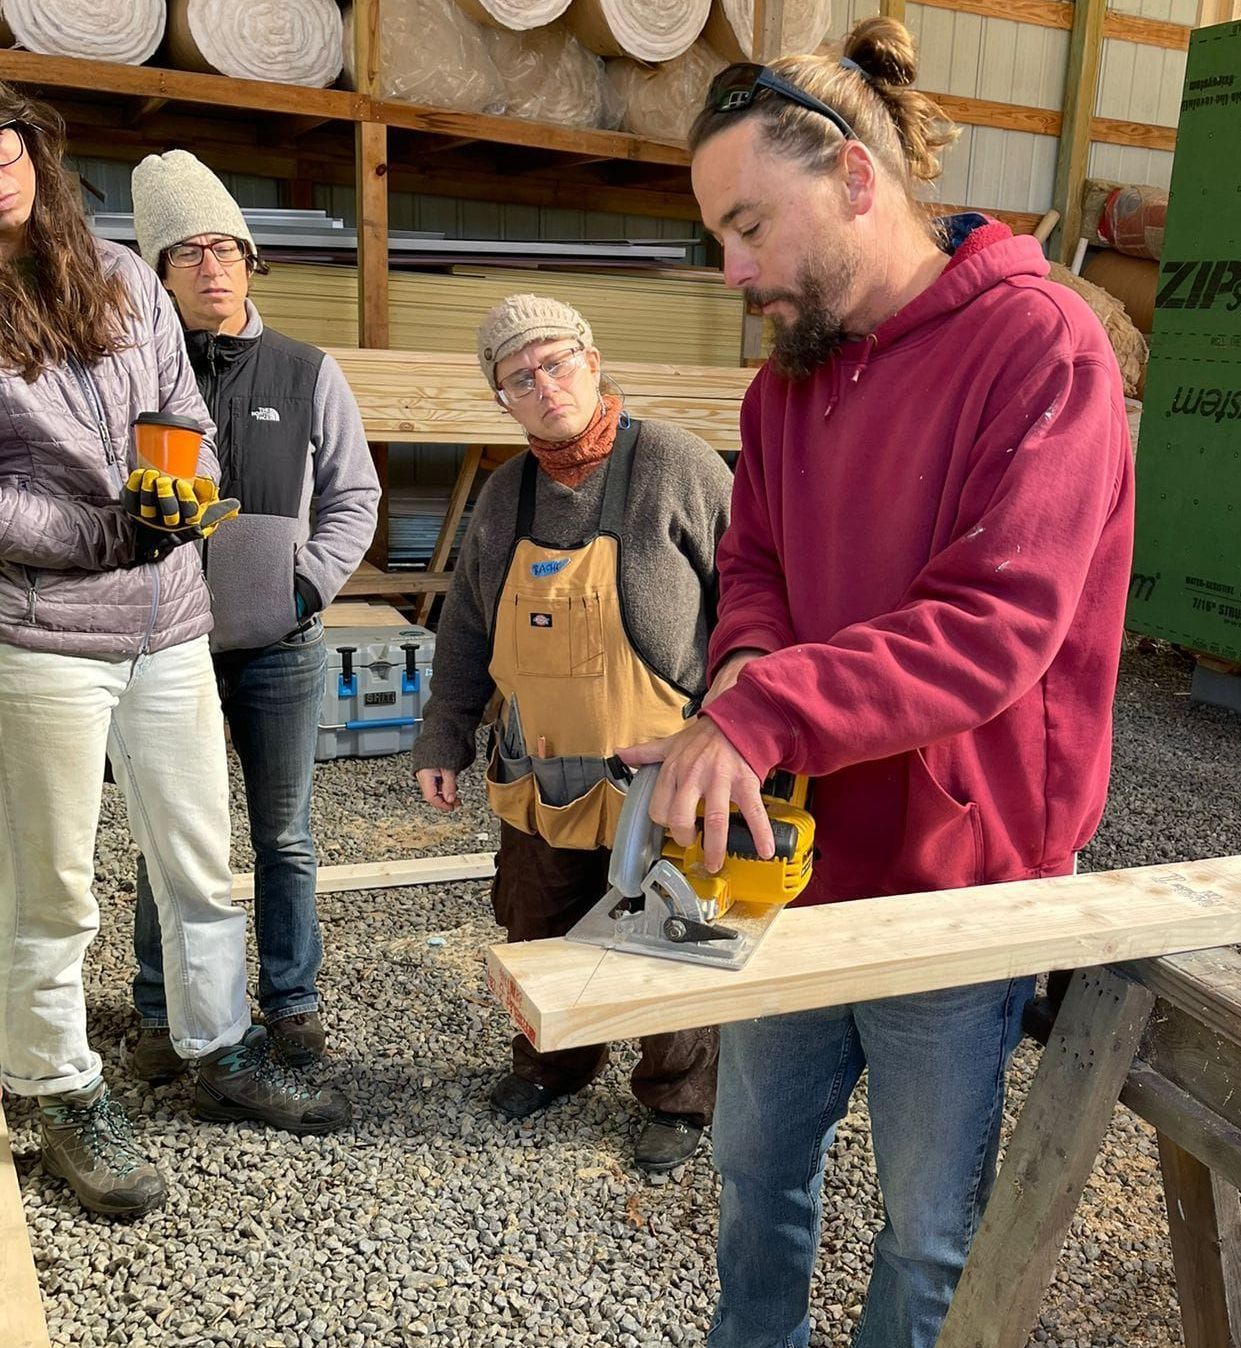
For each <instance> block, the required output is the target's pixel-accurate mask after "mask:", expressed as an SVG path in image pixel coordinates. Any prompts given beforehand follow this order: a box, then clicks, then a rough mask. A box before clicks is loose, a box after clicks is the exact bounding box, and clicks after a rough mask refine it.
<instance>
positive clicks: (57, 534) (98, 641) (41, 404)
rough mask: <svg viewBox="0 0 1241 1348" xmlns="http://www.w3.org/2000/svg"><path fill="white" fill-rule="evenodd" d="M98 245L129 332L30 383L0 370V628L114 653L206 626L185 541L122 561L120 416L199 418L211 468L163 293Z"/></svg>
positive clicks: (209, 468)
mask: <svg viewBox="0 0 1241 1348" xmlns="http://www.w3.org/2000/svg"><path fill="white" fill-rule="evenodd" d="M96 245H97V247H98V249H99V253H100V257H101V260H102V263H103V268H104V272H105V274H107V275H110V274H112V273H115V272H118V271H119V272H120V274H121V277H122V278H123V280H124V283H125V288H126V290H127V291H128V292H129V297H130V300H131V302H132V307H133V315H132V317H131V318H130V320H129V323H128V328H127V335H128V342H127V344H126V345H125V346H124V347H123V348H122V349H121V350H120V351H118V352H116V354H115V355H112V356H108V357H106V358H105V359H103V360H101V361H97V362H96V363H95V364H94V365H92V366H89V367H84V366H80V365H78V364H77V363H76V362H72V363H70V364H66V365H63V366H59V367H57V368H56V369H52V370H47V371H45V372H44V373H43V374H41V375H40V376H39V378H38V379H36V380H35V381H34V383H32V384H27V383H26V381H25V380H24V379H23V378H22V376H21V375H20V374H18V373H16V372H15V371H13V370H0V642H7V643H8V644H10V645H13V646H23V647H26V648H28V649H30V650H37V651H53V652H57V653H59V654H64V655H86V656H102V657H113V658H121V657H125V656H132V655H136V654H138V653H139V652H140V651H143V650H148V651H157V650H162V649H164V648H165V647H167V646H175V645H178V644H180V643H181V642H184V641H190V640H192V639H193V638H194V637H199V636H202V635H203V633H204V632H207V631H208V630H209V629H210V627H211V606H210V596H209V595H208V593H207V587H206V585H205V584H204V583H203V575H202V565H201V563H200V561H199V557H198V552H197V549H195V548H193V547H182V548H174V549H173V550H172V552H170V553H169V554H168V555H167V556H166V557H165V558H164V560H163V561H161V562H159V563H156V564H148V565H145V566H138V567H133V568H131V569H124V568H125V567H126V564H127V563H128V562H130V561H131V560H132V558H133V554H134V543H135V536H134V526H133V524H132V523H131V521H130V520H129V519H128V518H127V517H126V516H125V515H124V514H123V513H122V511H121V507H120V504H119V498H120V494H121V488H122V487H123V486H124V484H125V479H126V477H127V476H128V474H129V471H130V469H132V468H133V467H134V457H133V437H132V436H131V434H130V425H131V424H132V422H133V420H134V418H135V417H136V416H137V415H138V413H139V412H157V411H163V412H172V413H175V414H176V415H178V416H185V417H190V418H192V419H193V420H194V421H197V422H198V423H199V424H200V425H203V426H205V427H206V428H207V438H206V440H205V441H204V442H203V447H202V453H201V455H200V458H199V471H200V473H202V474H203V475H204V476H207V477H212V478H214V477H216V476H217V472H218V469H217V464H216V458H215V446H214V428H213V427H212V425H211V421H210V418H209V417H208V416H207V409H206V407H204V406H203V400H202V398H201V397H200V396H199V393H198V388H197V385H196V384H195V382H194V372H193V371H192V370H191V369H190V363H189V360H188V359H187V357H186V353H185V344H184V343H183V342H182V340H181V324H180V322H179V321H178V320H177V313H176V310H175V308H174V307H173V304H172V301H171V300H170V299H169V297H168V295H167V293H166V292H165V290H164V288H163V286H162V285H160V283H159V279H158V277H157V276H156V275H155V273H154V272H153V271H152V270H151V269H150V268H149V267H148V266H147V265H146V264H145V263H144V262H143V261H142V260H141V259H140V258H138V257H137V256H136V255H135V254H133V253H131V252H130V251H129V249H128V248H124V247H122V246H121V245H119V244H115V243H106V242H104V241H102V240H97V241H96ZM224 527H225V528H227V527H228V526H227V525H225V526H224Z"/></svg>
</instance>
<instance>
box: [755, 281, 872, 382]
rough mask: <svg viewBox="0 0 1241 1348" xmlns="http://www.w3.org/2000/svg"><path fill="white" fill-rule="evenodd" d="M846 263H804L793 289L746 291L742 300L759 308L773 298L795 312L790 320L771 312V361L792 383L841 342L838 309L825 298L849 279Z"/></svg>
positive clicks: (843, 334)
mask: <svg viewBox="0 0 1241 1348" xmlns="http://www.w3.org/2000/svg"><path fill="white" fill-rule="evenodd" d="M849 271H850V268H849V264H848V263H847V262H846V261H844V260H838V261H837V262H836V264H835V266H834V267H833V266H828V265H823V264H822V263H819V264H812V263H809V262H805V263H803V264H802V266H801V269H800V270H799V271H798V273H797V285H798V288H797V290H746V292H745V297H746V300H747V301H748V302H749V303H750V304H751V305H753V306H756V307H761V306H762V305H764V304H770V303H772V302H773V301H775V300H783V301H784V302H785V303H787V304H791V305H792V306H793V308H794V309H795V310H796V311H797V317H796V318H794V319H793V320H792V322H786V321H785V320H784V319H782V318H778V317H776V316H775V315H772V320H771V321H772V326H773V327H774V328H775V341H774V343H773V344H772V348H771V363H772V365H773V366H775V368H776V370H777V372H778V373H780V374H782V375H783V376H784V377H785V378H786V379H791V380H793V381H794V382H795V383H796V382H800V381H801V380H803V379H809V378H810V376H811V375H812V374H814V372H815V370H817V369H818V368H819V366H820V365H823V364H824V363H825V362H826V361H828V360H830V359H831V358H832V356H834V355H835V354H836V352H837V351H839V350H840V348H841V347H842V346H843V345H844V343H845V341H846V339H847V334H846V332H845V328H844V323H843V322H842V319H841V315H840V312H839V310H838V309H837V308H836V307H835V306H834V305H832V304H831V303H830V302H829V301H828V298H827V296H828V293H829V291H830V292H832V293H833V294H835V295H837V296H839V295H841V294H842V293H844V291H845V289H846V288H847V285H848V281H849Z"/></svg>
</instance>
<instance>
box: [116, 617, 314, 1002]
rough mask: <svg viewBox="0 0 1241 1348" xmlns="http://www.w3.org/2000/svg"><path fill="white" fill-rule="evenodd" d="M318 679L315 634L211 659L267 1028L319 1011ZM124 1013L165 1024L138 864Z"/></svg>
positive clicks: (159, 970)
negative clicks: (241, 791) (313, 814)
mask: <svg viewBox="0 0 1241 1348" xmlns="http://www.w3.org/2000/svg"><path fill="white" fill-rule="evenodd" d="M326 670H327V647H326V645H325V643H324V640H323V627H322V625H321V624H320V622H319V621H318V620H317V619H316V620H315V621H314V622H313V623H312V624H311V625H310V626H309V627H308V628H307V629H306V630H305V631H304V632H300V633H296V634H292V635H290V636H288V637H286V638H285V639H284V640H283V641H278V642H276V643H275V644H273V645H271V646H268V647H266V648H265V649H263V650H261V651H257V652H253V653H250V652H247V653H245V654H241V653H238V654H232V653H229V652H226V653H224V654H223V655H218V656H216V659H215V672H216V679H217V683H218V685H219V690H220V702H221V705H222V706H223V709H224V715H225V717H226V718H227V720H228V725H229V731H230V733H231V735H232V740H233V747H234V748H235V749H236V750H237V756H238V758H239V759H240V760H241V771H242V776H243V778H244V779H245V784H246V805H247V807H248V811H249V816H250V840H251V842H252V843H253V844H254V928H255V933H256V938H257V942H258V955H259V1005H260V1007H261V1008H262V1010H263V1013H264V1015H265V1016H266V1017H267V1019H268V1020H269V1021H271V1020H281V1019H283V1018H285V1017H287V1016H294V1015H297V1014H299V1013H300V1012H304V1011H314V1010H316V1009H317V1007H318V1004H319V994H318V992H317V990H316V988H315V978H316V977H317V975H318V973H319V966H320V965H321V964H322V962H323V940H322V937H321V935H320V931H319V919H318V915H317V913H316V911H315V875H316V871H317V869H318V866H317V862H316V860H315V845H314V839H313V838H312V837H311V836H310V791H311V786H312V783H313V781H314V766H315V736H316V733H317V730H318V725H319V709H320V706H321V704H322V701H323V685H324V679H325V677H326ZM134 954H135V955H136V956H137V959H138V974H137V977H136V978H135V979H134V1005H135V1006H136V1007H137V1009H138V1014H139V1016H140V1017H141V1020H142V1024H143V1026H145V1027H148V1028H150V1027H154V1026H164V1025H167V1024H168V1009H167V1004H166V1001H165V997H164V972H163V971H164V958H163V949H162V945H161V941H160V928H159V916H158V914H157V912H156V909H155V903H154V900H153V898H152V895H151V886H150V883H149V881H148V879H147V869H146V861H145V859H144V858H140V859H139V863H138V901H137V907H136V911H135V914H134Z"/></svg>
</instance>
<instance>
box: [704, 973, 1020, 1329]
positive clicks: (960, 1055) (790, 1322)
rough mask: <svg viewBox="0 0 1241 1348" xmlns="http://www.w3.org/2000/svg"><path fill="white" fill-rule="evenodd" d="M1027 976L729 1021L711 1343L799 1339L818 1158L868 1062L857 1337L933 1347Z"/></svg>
mask: <svg viewBox="0 0 1241 1348" xmlns="http://www.w3.org/2000/svg"><path fill="white" fill-rule="evenodd" d="M1033 991H1034V980H1033V979H1032V978H1022V979H1016V980H1014V981H1012V982H1004V983H989V984H985V985H983V986H981V987H973V988H953V989H949V990H948V991H944V992H931V993H926V994H923V995H920V996H915V997H896V998H890V999H888V1000H885V1001H875V1002H859V1003H856V1004H854V1005H852V1006H838V1007H828V1008H825V1009H823V1010H818V1011H806V1012H799V1013H797V1014H795V1015H788V1016H776V1017H771V1018H769V1019H765V1020H749V1021H742V1022H739V1023H736V1024H732V1025H724V1026H722V1027H721V1030H720V1068H719V1090H718V1093H717V1096H716V1109H715V1129H714V1149H715V1163H716V1166H717V1168H718V1169H719V1172H720V1175H721V1176H722V1178H723V1181H724V1185H723V1190H722V1193H721V1196H720V1234H719V1247H718V1266H719V1274H720V1289H721V1290H720V1300H719V1304H718V1307H717V1309H716V1316H715V1322H714V1324H713V1326H712V1329H711V1333H710V1335H709V1336H708V1339H707V1342H708V1343H709V1344H710V1345H711V1348H806V1345H807V1344H808V1343H809V1340H810V1318H809V1307H810V1279H811V1275H812V1273H813V1271H814V1265H815V1259H816V1257H817V1255H818V1251H819V1227H820V1220H821V1215H822V1205H823V1197H822V1194H823V1171H824V1166H825V1163H826V1159H827V1151H828V1148H829V1147H830V1146H831V1143H832V1138H833V1137H834V1136H835V1132H836V1125H837V1124H838V1123H839V1122H840V1120H841V1119H842V1118H843V1117H844V1115H845V1112H846V1110H847V1108H848V1104H849V1096H850V1094H851V1093H852V1091H853V1088H854V1086H855V1085H857V1082H858V1078H859V1077H860V1076H861V1075H862V1071H863V1069H866V1070H867V1072H868V1096H869V1104H870V1119H871V1137H872V1140H873V1142H874V1149H875V1165H876V1168H877V1170H878V1173H879V1184H880V1188H881V1190H882V1192H883V1199H884V1215H885V1218H886V1220H885V1223H884V1227H883V1230H882V1231H880V1233H879V1234H878V1236H876V1238H875V1247H874V1254H875V1261H874V1271H873V1273H872V1274H871V1280H870V1289H869V1292H868V1294H867V1298H866V1306H865V1308H864V1310H863V1312H862V1318H861V1320H860V1321H859V1323H858V1327H857V1333H856V1335H855V1337H854V1340H853V1344H854V1348H933V1345H934V1343H935V1340H936V1339H937V1338H938V1336H939V1330H940V1325H941V1323H942V1321H943V1318H944V1315H945V1314H946V1312H947V1310H948V1303H949V1301H950V1300H951V1299H952V1293H953V1290H954V1289H955V1287H956V1285H957V1279H958V1278H959V1277H960V1275H961V1269H962V1268H963V1267H964V1265H965V1256H966V1254H967V1253H968V1251H969V1246H970V1242H971V1241H972V1240H973V1238H974V1233H975V1231H976V1230H977V1228H978V1224H979V1222H980V1220H981V1218H982V1213H983V1209H984V1207H985V1206H986V1202H987V1198H988V1196H989V1195H990V1192H991V1186H992V1183H993V1182H994V1178H995V1159H996V1152H997V1148H998V1143H999V1133H1000V1121H1001V1115H1002V1112H1003V1103H1004V1071H1005V1068H1006V1066H1007V1063H1008V1059H1009V1056H1010V1055H1011V1053H1012V1051H1013V1049H1014V1048H1015V1047H1016V1046H1017V1042H1018V1040H1019V1039H1020V1037H1021V1009H1022V1007H1023V1006H1024V1005H1025V1003H1026V1002H1027V1001H1028V1000H1029V998H1030V997H1031V995H1032V994H1033Z"/></svg>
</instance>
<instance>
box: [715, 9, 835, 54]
mask: <svg viewBox="0 0 1241 1348" xmlns="http://www.w3.org/2000/svg"><path fill="white" fill-rule="evenodd" d="M831 21H832V3H831V0H784V44H783V50H782V52H781V55H782V56H793V55H801V54H802V53H804V52H812V51H814V49H815V48H816V47H817V46H818V45H819V43H820V42H822V41H823V39H824V37H826V35H827V30H828V26H829V25H830V24H831ZM703 37H705V38H706V39H707V41H708V42H709V43H710V44H711V45H712V46H713V47H714V48H715V50H716V51H717V52H719V53H720V55H721V56H723V57H725V58H726V59H727V60H729V61H752V60H753V59H754V0H715V2H714V4H713V5H712V6H711V14H710V16H709V17H708V19H707V26H706V28H705V30H704V31H703Z"/></svg>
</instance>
